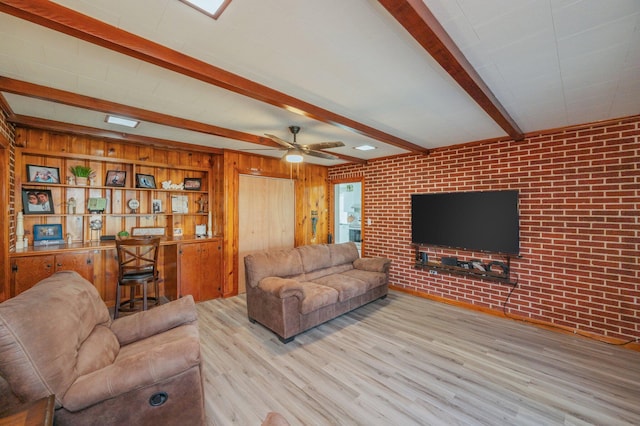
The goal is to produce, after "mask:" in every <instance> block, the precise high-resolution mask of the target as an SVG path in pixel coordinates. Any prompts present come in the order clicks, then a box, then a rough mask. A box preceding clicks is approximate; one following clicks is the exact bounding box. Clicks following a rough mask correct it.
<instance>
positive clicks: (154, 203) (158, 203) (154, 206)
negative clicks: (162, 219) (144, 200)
mask: <svg viewBox="0 0 640 426" xmlns="http://www.w3.org/2000/svg"><path fill="white" fill-rule="evenodd" d="M151 211H152V213H162V200H151Z"/></svg>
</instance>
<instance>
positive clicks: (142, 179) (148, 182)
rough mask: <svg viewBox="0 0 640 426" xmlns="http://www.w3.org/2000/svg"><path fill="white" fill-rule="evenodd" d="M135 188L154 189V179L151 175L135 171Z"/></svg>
mask: <svg viewBox="0 0 640 426" xmlns="http://www.w3.org/2000/svg"><path fill="white" fill-rule="evenodd" d="M136 188H147V189H156V179H155V178H154V177H153V176H152V175H145V174H142V173H136Z"/></svg>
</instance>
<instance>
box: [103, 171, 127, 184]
mask: <svg viewBox="0 0 640 426" xmlns="http://www.w3.org/2000/svg"><path fill="white" fill-rule="evenodd" d="M126 181H127V172H125V171H122V170H107V177H106V178H105V180H104V186H124V184H125V183H126Z"/></svg>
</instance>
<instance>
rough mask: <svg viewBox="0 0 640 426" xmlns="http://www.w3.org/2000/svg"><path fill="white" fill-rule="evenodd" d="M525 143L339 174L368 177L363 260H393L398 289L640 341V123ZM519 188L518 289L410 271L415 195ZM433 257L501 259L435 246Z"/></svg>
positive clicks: (482, 146) (462, 149)
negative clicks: (412, 199)
mask: <svg viewBox="0 0 640 426" xmlns="http://www.w3.org/2000/svg"><path fill="white" fill-rule="evenodd" d="M527 136H528V137H527V138H526V139H525V140H524V141H520V142H514V141H503V142H495V141H493V142H492V141H487V142H478V143H470V144H465V145H458V146H453V147H449V148H445V149H438V150H435V151H433V152H432V153H431V154H430V155H429V156H420V155H407V156H400V157H394V158H387V159H381V160H376V161H371V162H369V164H367V165H344V166H336V167H332V168H331V169H330V172H329V178H330V179H339V178H341V177H342V176H345V175H353V174H359V173H361V174H364V176H365V209H366V210H365V214H366V218H368V219H370V220H371V224H370V225H366V224H365V229H364V237H365V255H367V256H386V257H389V258H391V259H392V260H393V264H392V268H391V284H392V285H395V286H398V287H401V288H404V289H407V290H410V291H416V292H419V293H426V294H428V295H429V296H433V297H435V298H444V299H448V300H452V301H456V302H461V303H462V304H472V305H474V306H476V307H478V308H480V309H483V310H486V309H489V310H495V311H503V310H504V312H505V313H507V314H509V315H514V316H520V317H527V318H530V319H532V320H535V321H541V322H544V323H552V324H554V325H558V326H562V327H566V328H569V329H572V330H575V331H576V332H579V333H586V334H592V335H593V334H595V335H599V336H604V337H606V338H610V339H613V340H619V341H626V340H630V339H633V338H639V337H640V307H639V305H638V304H639V303H640V266H639V264H638V260H639V242H640V213H639V211H640V116H637V117H633V118H630V119H624V120H618V121H615V122H608V123H606V124H602V123H601V124H593V125H587V126H583V127H581V128H571V129H564V130H558V131H555V132H553V133H545V134H531V135H527ZM498 189H517V190H519V193H520V255H521V256H520V257H519V258H512V259H511V267H512V274H513V276H512V278H514V279H515V278H517V282H518V284H517V287H516V288H515V290H514V291H513V293H512V294H511V295H510V297H508V296H509V292H510V290H511V289H512V287H511V286H510V285H507V284H504V283H497V282H492V281H486V280H482V279H475V278H467V277H462V276H455V275H450V274H447V273H438V274H437V275H431V274H429V273H428V271H422V270H416V269H415V268H414V257H415V248H414V247H413V246H411V200H410V195H411V194H413V193H429V192H452V191H480V190H498ZM426 251H427V252H428V253H429V256H430V258H440V257H442V256H448V255H456V256H458V257H459V258H462V259H471V258H480V259H483V260H485V261H488V260H504V259H503V258H502V257H501V256H498V255H487V254H485V253H474V252H465V251H455V250H447V249H441V248H433V247H430V248H429V247H428V248H427V250H426Z"/></svg>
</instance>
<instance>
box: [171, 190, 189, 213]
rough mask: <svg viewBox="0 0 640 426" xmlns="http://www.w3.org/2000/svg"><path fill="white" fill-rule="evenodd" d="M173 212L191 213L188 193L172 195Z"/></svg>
mask: <svg viewBox="0 0 640 426" xmlns="http://www.w3.org/2000/svg"><path fill="white" fill-rule="evenodd" d="M171 213H178V214H186V213H189V197H187V196H186V195H172V196H171Z"/></svg>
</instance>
